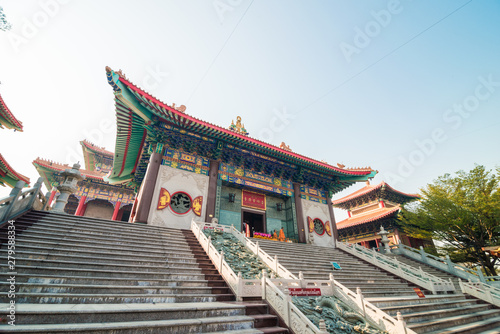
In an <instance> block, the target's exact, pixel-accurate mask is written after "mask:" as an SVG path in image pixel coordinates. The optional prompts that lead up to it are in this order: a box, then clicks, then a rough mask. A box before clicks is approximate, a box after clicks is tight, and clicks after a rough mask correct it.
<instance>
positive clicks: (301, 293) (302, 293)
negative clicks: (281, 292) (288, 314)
mask: <svg viewBox="0 0 500 334" xmlns="http://www.w3.org/2000/svg"><path fill="white" fill-rule="evenodd" d="M288 292H289V294H290V296H296V297H311V296H314V297H315V296H321V289H317V288H314V289H302V288H289V289H288Z"/></svg>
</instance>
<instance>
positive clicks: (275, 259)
mask: <svg viewBox="0 0 500 334" xmlns="http://www.w3.org/2000/svg"><path fill="white" fill-rule="evenodd" d="M278 264H279V262H278V255H274V265H275V267H274V271H275V272H276V274H278V270H279V268H278Z"/></svg>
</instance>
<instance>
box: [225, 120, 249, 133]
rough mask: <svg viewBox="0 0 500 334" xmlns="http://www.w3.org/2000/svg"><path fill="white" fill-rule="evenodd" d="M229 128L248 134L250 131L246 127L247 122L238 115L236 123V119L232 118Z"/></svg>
mask: <svg viewBox="0 0 500 334" xmlns="http://www.w3.org/2000/svg"><path fill="white" fill-rule="evenodd" d="M228 129H229V130H231V131H234V132H236V133H239V134H242V135H245V136H248V131H247V130H246V129H245V124H243V123H242V122H241V116H237V117H236V124H234V120H231V125H230V126H229V128H228Z"/></svg>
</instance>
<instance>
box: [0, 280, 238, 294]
mask: <svg viewBox="0 0 500 334" xmlns="http://www.w3.org/2000/svg"><path fill="white" fill-rule="evenodd" d="M9 287H10V283H8V282H0V292H8V291H9ZM16 289H17V291H18V292H19V293H71V294H98V293H102V294H148V293H151V294H172V295H181V294H197V293H199V294H209V293H214V294H221V293H230V292H231V291H230V289H229V288H227V287H218V288H217V287H208V286H193V287H186V286H154V285H150V286H130V285H86V284H63V283H48V284H47V283H45V284H44V283H31V282H30V283H18V282H16Z"/></svg>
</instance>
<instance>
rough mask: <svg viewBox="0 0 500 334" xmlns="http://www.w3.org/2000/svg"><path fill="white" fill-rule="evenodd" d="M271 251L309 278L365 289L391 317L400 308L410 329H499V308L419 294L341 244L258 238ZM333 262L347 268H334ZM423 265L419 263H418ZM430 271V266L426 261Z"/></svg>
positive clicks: (459, 298) (458, 296)
mask: <svg viewBox="0 0 500 334" xmlns="http://www.w3.org/2000/svg"><path fill="white" fill-rule="evenodd" d="M255 241H258V242H259V246H260V247H261V248H262V249H263V250H264V251H265V252H267V253H268V254H269V255H271V256H274V255H277V256H278V261H279V262H280V263H281V264H282V265H283V266H284V267H285V268H287V269H288V270H290V271H291V272H292V273H293V274H294V275H296V276H298V275H299V271H302V273H303V275H304V278H305V279H325V280H327V279H329V274H330V273H333V275H334V278H335V280H337V281H339V282H340V283H341V284H343V285H345V286H346V287H348V288H349V289H351V290H354V291H355V290H356V288H357V287H359V288H361V291H362V293H363V296H364V297H365V298H366V299H368V300H369V301H370V302H371V303H373V304H374V305H376V306H377V307H379V308H381V309H382V310H384V311H385V312H387V313H389V314H390V315H392V316H394V317H395V316H396V313H397V312H398V311H400V312H401V313H402V315H403V317H404V319H405V321H406V323H407V325H408V327H409V328H411V329H412V330H414V331H415V332H417V333H432V334H437V333H442V334H445V333H446V334H451V333H483V334H486V333H488V334H493V333H497V334H498V333H500V310H499V309H497V308H495V307H494V306H492V305H490V304H487V303H485V302H483V301H480V300H478V299H475V298H471V297H468V296H464V295H462V294H453V295H431V294H430V292H429V291H425V290H423V289H422V290H423V292H424V294H425V295H426V298H418V296H417V295H416V293H415V292H414V290H413V287H415V286H414V285H413V284H412V283H409V282H406V281H405V280H403V279H401V278H398V277H396V276H394V275H392V274H390V273H388V272H385V271H383V270H382V269H379V268H378V267H375V266H373V265H371V264H369V263H367V262H365V261H363V260H361V259H359V258H357V257H355V256H354V255H351V254H349V253H346V252H344V251H342V250H340V249H332V248H327V247H320V246H313V245H306V244H290V243H282V242H277V241H269V240H262V239H258V240H257V239H254V242H255ZM331 261H335V262H337V263H338V264H339V265H340V266H341V267H342V270H335V271H334V270H333V268H332V265H331V263H330V262H331ZM417 267H418V266H417ZM422 269H423V270H424V271H425V270H426V269H427V268H424V267H423V266H422Z"/></svg>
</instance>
